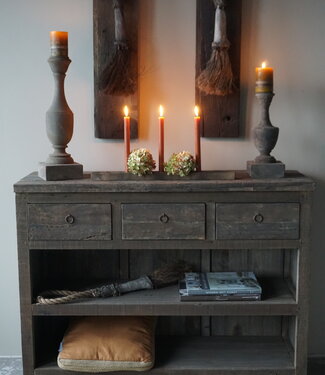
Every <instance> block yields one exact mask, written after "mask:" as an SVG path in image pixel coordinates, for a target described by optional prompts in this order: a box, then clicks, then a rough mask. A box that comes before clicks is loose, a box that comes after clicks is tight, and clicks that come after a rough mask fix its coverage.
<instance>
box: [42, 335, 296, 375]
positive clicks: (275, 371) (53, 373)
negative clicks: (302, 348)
mask: <svg viewBox="0 0 325 375" xmlns="http://www.w3.org/2000/svg"><path fill="white" fill-rule="evenodd" d="M59 373H60V374H63V375H68V371H64V370H61V369H59V368H58V366H57V365H56V363H54V362H52V363H48V364H45V365H43V366H40V367H38V368H37V369H36V370H35V374H36V375H57V374H59ZM76 374H81V373H76ZM119 374H121V375H131V374H132V372H125V371H122V372H119ZM150 374H153V375H164V374H168V375H176V374H177V375H188V374H190V375H197V374H200V375H252V374H253V375H294V374H295V369H294V366H293V358H292V350H291V349H290V347H288V346H287V345H286V343H285V342H284V341H283V340H282V339H281V338H280V337H237V338H232V337H189V336H187V337H177V336H176V337H170V338H158V339H157V350H156V365H155V367H154V368H153V369H152V370H150Z"/></svg>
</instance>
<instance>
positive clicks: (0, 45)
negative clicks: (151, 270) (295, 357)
mask: <svg viewBox="0 0 325 375" xmlns="http://www.w3.org/2000/svg"><path fill="white" fill-rule="evenodd" d="M138 1H141V26H140V27H141V31H140V40H141V47H140V67H141V71H142V75H141V82H140V97H141V98H140V99H141V108H140V110H141V118H140V138H139V141H137V142H135V143H133V145H132V147H139V146H146V147H148V148H149V149H151V150H152V151H153V152H154V153H155V155H157V135H158V134H157V130H158V129H157V107H158V105H159V104H160V103H162V104H164V105H165V106H166V155H169V154H170V153H171V152H173V151H181V150H183V149H187V150H189V151H192V152H193V147H194V145H193V135H192V110H193V104H194V53H195V0H177V1H175V0H138ZM243 3H244V5H243V33H242V82H243V89H242V126H243V129H244V130H243V134H244V136H243V137H242V138H240V139H237V140H211V139H209V140H207V139H204V140H203V144H202V149H203V155H202V159H203V161H202V164H203V165H202V166H203V168H204V169H227V168H231V169H244V168H245V163H246V160H249V159H252V158H253V157H255V155H256V151H255V149H254V146H253V145H252V142H251V140H250V137H249V134H250V128H251V127H252V126H253V125H255V124H256V123H257V121H258V106H257V103H256V101H255V98H254V68H255V66H257V65H258V64H260V63H261V61H262V60H264V59H268V61H269V62H270V64H271V65H272V66H273V67H274V69H275V92H276V96H275V99H274V102H273V104H272V108H271V110H272V112H271V115H272V121H273V123H274V124H276V125H278V126H279V127H280V139H279V142H278V145H277V147H276V149H275V155H276V156H277V158H278V159H280V160H282V161H283V162H285V163H286V165H287V166H288V168H289V169H298V170H300V171H301V172H303V173H305V174H307V175H310V176H312V177H314V178H315V179H316V180H317V182H318V187H317V191H316V194H315V206H314V214H313V216H314V229H313V262H312V293H311V319H310V321H311V324H310V329H311V335H310V354H313V355H325V337H324V334H323V332H322V331H324V328H325V295H324V292H323V290H324V289H323V284H324V281H325V273H324V269H325V252H324V249H323V246H324V245H323V243H324V240H325V238H324V229H323V227H324V217H323V212H324V211H325V194H324V193H325V147H324V145H325V131H324V127H325V124H324V118H325V64H324V61H325V48H324V38H325V22H324V14H325V1H324V0H308V1H306V0H286V1H282V0H243ZM50 30H66V31H69V46H70V48H69V51H70V53H69V54H70V58H71V59H72V64H71V66H70V68H69V71H68V77H67V81H66V93H67V98H68V102H69V104H70V106H71V108H72V110H73V111H74V114H75V134H74V137H73V140H72V142H71V144H70V147H69V150H70V152H71V153H72V155H73V157H74V158H75V160H77V161H80V162H81V163H83V164H84V166H85V169H86V170H121V169H122V168H123V147H122V144H121V142H112V141H111V142H107V141H99V140H96V139H95V138H94V136H93V133H94V132H93V62H92V48H93V46H92V1H91V0H68V1H67V0H56V1H53V0H28V1H25V0H11V1H7V0H0V67H1V69H0V72H1V73H0V76H1V81H0V126H1V127H0V145H1V147H0V150H1V153H2V155H1V157H0V172H1V184H0V189H1V195H0V196H1V209H0V215H1V221H0V222H1V247H0V251H1V258H0V259H1V261H0V356H1V355H2V356H4V355H16V354H19V353H20V341H19V340H20V338H19V329H20V327H19V308H18V279H17V278H18V275H17V251H16V237H15V217H14V194H13V192H12V184H13V183H14V182H15V181H16V180H18V179H19V178H21V177H22V176H24V175H26V174H27V173H29V172H31V171H32V170H35V169H36V168H37V163H38V162H39V161H42V160H45V158H46V157H47V154H48V153H49V151H50V147H49V142H48V140H47V137H46V134H45V128H44V116H45V112H46V110H47V108H48V107H49V105H50V102H51V99H52V89H53V87H52V77H51V74H50V69H49V66H48V65H47V62H46V60H47V58H48V56H49V41H48V39H49V36H48V34H49V31H50Z"/></svg>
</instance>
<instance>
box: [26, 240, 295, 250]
mask: <svg viewBox="0 0 325 375" xmlns="http://www.w3.org/2000/svg"><path fill="white" fill-rule="evenodd" d="M299 246H300V240H224V241H219V240H218V241H209V240H205V241H203V240H168V241H164V240H157V241H149V240H148V241H142V240H134V241H132V240H127V241H126V240H114V241H87V242H86V243H85V242H84V241H30V242H29V248H30V249H32V250H34V249H35V250H37V249H38V250H44V249H52V250H88V249H99V250H111V249H112V250H115V249H120V250H125V249H126V250H127V249H134V250H145V249H146V250H155V251H160V250H161V251H162V252H163V251H165V250H172V249H179V250H186V249H188V250H191V249H213V250H237V249H256V250H269V249H295V248H298V247H299Z"/></svg>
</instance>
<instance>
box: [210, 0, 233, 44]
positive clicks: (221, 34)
mask: <svg viewBox="0 0 325 375" xmlns="http://www.w3.org/2000/svg"><path fill="white" fill-rule="evenodd" d="M214 5H215V7H216V12H215V23H214V38H213V43H212V46H213V47H220V48H222V47H229V44H230V43H229V41H228V38H227V18H226V12H225V9H224V1H223V0H214Z"/></svg>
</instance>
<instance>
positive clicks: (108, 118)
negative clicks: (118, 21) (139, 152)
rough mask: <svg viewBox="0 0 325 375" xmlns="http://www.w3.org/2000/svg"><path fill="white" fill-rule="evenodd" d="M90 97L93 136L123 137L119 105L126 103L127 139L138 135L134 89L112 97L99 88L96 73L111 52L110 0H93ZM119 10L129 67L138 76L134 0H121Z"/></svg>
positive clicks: (112, 21) (136, 24) (135, 6)
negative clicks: (128, 109) (128, 53)
mask: <svg viewBox="0 0 325 375" xmlns="http://www.w3.org/2000/svg"><path fill="white" fill-rule="evenodd" d="M93 4H94V5H93V6H94V8H93V22H94V90H95V92H94V99H95V108H94V113H95V137H96V138H104V139H123V107H124V106H125V105H128V106H129V108H130V116H131V138H136V137H137V136H138V92H137V91H138V90H136V93H135V94H133V95H130V96H127V97H124V96H115V95H114V96H113V95H109V94H106V93H105V92H104V91H103V90H100V76H101V73H102V72H103V70H104V69H105V67H106V66H107V64H108V62H109V61H110V57H111V55H112V53H113V51H114V48H115V45H114V40H115V23H114V9H113V0H94V2H93ZM123 11H124V18H125V25H126V34H127V40H128V45H129V48H130V52H131V64H130V65H131V67H132V69H134V74H135V76H136V77H137V75H138V1H134V0H123Z"/></svg>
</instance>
